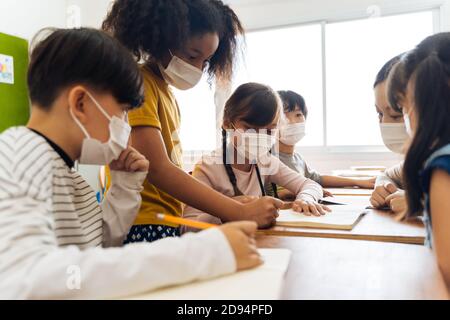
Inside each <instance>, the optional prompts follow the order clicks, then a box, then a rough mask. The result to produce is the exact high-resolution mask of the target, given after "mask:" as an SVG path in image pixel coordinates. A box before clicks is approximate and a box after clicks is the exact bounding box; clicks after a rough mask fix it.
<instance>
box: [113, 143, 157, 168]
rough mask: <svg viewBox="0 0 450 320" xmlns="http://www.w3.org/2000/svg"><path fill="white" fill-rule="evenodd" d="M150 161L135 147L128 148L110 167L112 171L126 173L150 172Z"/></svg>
mask: <svg viewBox="0 0 450 320" xmlns="http://www.w3.org/2000/svg"><path fill="white" fill-rule="evenodd" d="M149 165H150V163H149V161H148V160H147V159H146V158H145V157H144V156H143V155H142V154H140V153H139V152H138V151H137V150H136V149H134V148H133V147H130V146H129V147H128V148H127V149H125V150H124V151H123V152H122V154H121V155H120V157H119V159H117V160H114V161H113V162H111V164H110V165H109V167H110V169H111V170H114V171H125V172H148V168H149Z"/></svg>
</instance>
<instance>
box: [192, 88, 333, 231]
mask: <svg viewBox="0 0 450 320" xmlns="http://www.w3.org/2000/svg"><path fill="white" fill-rule="evenodd" d="M281 109H282V102H281V99H280V97H279V96H278V94H277V93H276V92H275V91H273V90H272V89H271V88H270V87H268V86H265V85H262V84H258V83H247V84H243V85H241V86H240V87H238V88H237V89H236V91H235V92H234V93H233V95H232V96H231V97H230V99H229V100H228V101H227V103H226V104H225V109H224V117H223V125H222V148H220V149H219V150H216V151H215V152H214V153H213V154H212V155H210V156H204V157H203V158H202V160H201V161H200V162H199V163H198V164H197V165H196V167H195V169H194V172H193V176H194V177H195V178H197V179H198V180H200V181H201V182H203V183H204V184H206V185H208V186H210V187H212V188H213V189H215V190H217V191H219V192H220V193H222V194H224V195H226V196H228V197H230V198H235V199H237V200H239V201H241V202H245V203H248V202H250V203H251V202H252V201H257V200H255V199H258V198H261V197H263V198H268V197H266V193H265V189H264V185H265V184H266V183H275V184H276V185H279V186H282V187H284V188H285V189H287V190H289V191H290V192H292V193H293V194H294V195H295V198H296V200H295V201H294V204H293V209H294V210H295V211H297V212H302V213H304V214H306V215H311V214H313V215H318V216H320V215H323V214H325V213H326V212H328V211H330V209H329V208H327V207H325V206H323V205H320V204H319V203H318V201H319V200H320V199H321V198H322V197H323V190H322V187H321V186H320V185H319V184H318V183H316V182H314V181H312V180H310V179H306V178H305V177H304V176H302V175H300V174H298V173H297V172H295V171H293V170H292V169H290V168H288V167H287V166H286V165H284V164H283V163H282V162H281V161H280V160H279V159H278V158H276V157H274V156H272V155H271V154H270V151H271V149H272V147H273V146H274V144H275V142H276V137H277V127H278V120H279V117H280V112H281ZM184 217H187V218H189V219H197V220H201V221H206V222H211V223H216V224H220V223H222V222H224V221H229V220H232V219H233V218H232V217H231V216H230V217H224V218H225V219H223V218H219V217H217V216H214V215H210V214H206V213H203V212H201V211H200V210H197V209H195V208H193V207H189V206H188V207H186V209H185V210H184ZM238 219H239V218H238Z"/></svg>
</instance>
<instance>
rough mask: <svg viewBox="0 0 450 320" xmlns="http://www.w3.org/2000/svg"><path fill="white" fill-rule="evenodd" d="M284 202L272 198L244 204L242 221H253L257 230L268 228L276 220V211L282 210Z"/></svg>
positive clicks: (263, 198)
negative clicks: (256, 225)
mask: <svg viewBox="0 0 450 320" xmlns="http://www.w3.org/2000/svg"><path fill="white" fill-rule="evenodd" d="M283 206H284V202H283V201H281V200H279V199H275V198H272V197H262V198H259V199H257V200H254V201H252V202H249V203H246V204H244V210H243V214H242V219H243V220H249V221H255V222H256V223H257V224H258V227H259V228H269V227H271V226H273V225H274V224H275V219H276V218H278V210H279V209H281V208H283Z"/></svg>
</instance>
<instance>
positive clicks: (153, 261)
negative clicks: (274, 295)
mask: <svg viewBox="0 0 450 320" xmlns="http://www.w3.org/2000/svg"><path fill="white" fill-rule="evenodd" d="M67 158H68V157H67V156H66V155H65V153H64V151H62V150H61V149H59V147H58V146H56V145H54V144H53V143H52V142H51V141H49V140H48V139H45V137H43V136H41V135H39V134H38V133H36V132H33V131H31V130H29V129H27V128H25V127H18V128H12V129H9V130H7V131H5V132H4V133H2V134H1V135H0V299H65V298H70V299H97V298H116V297H122V296H127V295H132V294H136V293H140V292H143V291H149V290H153V289H156V288H160V287H163V286H168V285H173V284H178V283H186V282H189V281H193V280H196V279H207V278H211V277H216V276H219V275H223V274H227V273H232V272H234V271H235V270H236V262H235V259H234V255H233V252H232V249H231V247H230V246H229V244H228V241H227V240H226V238H225V236H224V235H223V233H222V232H220V231H219V230H217V229H215V230H209V231H206V232H202V233H199V234H196V235H192V234H191V235H186V236H184V237H182V238H170V239H164V240H161V241H157V242H155V243H152V244H148V243H140V244H131V245H128V246H126V247H122V248H117V247H119V246H121V245H122V241H123V239H124V238H125V236H126V234H127V233H128V230H129V228H130V227H131V225H132V223H133V221H134V219H135V217H136V214H137V212H138V209H139V205H140V200H141V197H140V191H141V189H142V187H141V186H142V182H143V180H144V179H145V176H146V173H125V172H112V177H111V178H112V179H111V180H112V185H111V189H110V190H109V192H108V195H107V197H106V199H105V200H104V201H103V203H102V204H101V206H100V205H99V204H98V203H97V199H96V197H95V194H94V191H93V190H92V189H91V188H90V186H89V185H88V184H87V183H86V182H85V181H84V179H83V178H82V177H81V176H80V175H79V174H78V173H77V172H76V171H74V170H73V169H72V168H71V167H72V165H71V163H70V159H67ZM114 247H115V248H114Z"/></svg>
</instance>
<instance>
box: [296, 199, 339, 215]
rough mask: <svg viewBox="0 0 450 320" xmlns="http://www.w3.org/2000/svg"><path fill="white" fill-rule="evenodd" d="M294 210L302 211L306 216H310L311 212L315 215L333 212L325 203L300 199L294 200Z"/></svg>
mask: <svg viewBox="0 0 450 320" xmlns="http://www.w3.org/2000/svg"><path fill="white" fill-rule="evenodd" d="M292 210H294V211H296V212H302V213H303V214H304V215H305V216H310V215H311V213H312V214H313V215H315V216H323V215H325V214H326V213H327V212H331V209H330V208H328V207H327V206H324V205H323V204H319V203H317V202H313V201H305V200H300V199H299V200H295V201H294V204H293V206H292Z"/></svg>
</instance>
